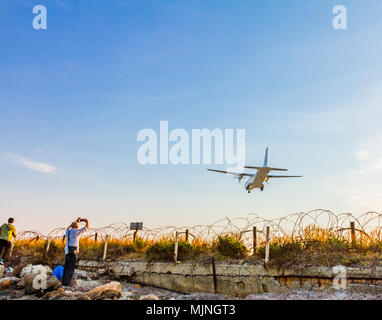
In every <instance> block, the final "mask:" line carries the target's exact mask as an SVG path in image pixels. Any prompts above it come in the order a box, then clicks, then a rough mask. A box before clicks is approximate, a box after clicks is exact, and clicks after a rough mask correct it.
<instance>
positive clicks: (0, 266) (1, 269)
mask: <svg viewBox="0 0 382 320" xmlns="http://www.w3.org/2000/svg"><path fill="white" fill-rule="evenodd" d="M3 274H4V265H0V278H1V277H2V276H3Z"/></svg>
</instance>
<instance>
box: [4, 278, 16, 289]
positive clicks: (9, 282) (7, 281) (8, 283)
mask: <svg viewBox="0 0 382 320" xmlns="http://www.w3.org/2000/svg"><path fill="white" fill-rule="evenodd" d="M19 282H20V279H19V278H16V277H6V278H2V279H0V290H8V289H9V288H11V287H16V286H17V285H18V283H19Z"/></svg>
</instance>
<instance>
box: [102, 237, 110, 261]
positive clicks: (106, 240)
mask: <svg viewBox="0 0 382 320" xmlns="http://www.w3.org/2000/svg"><path fill="white" fill-rule="evenodd" d="M108 242H109V235H106V239H105V244H104V246H103V257H102V260H105V259H106V254H107V243H108Z"/></svg>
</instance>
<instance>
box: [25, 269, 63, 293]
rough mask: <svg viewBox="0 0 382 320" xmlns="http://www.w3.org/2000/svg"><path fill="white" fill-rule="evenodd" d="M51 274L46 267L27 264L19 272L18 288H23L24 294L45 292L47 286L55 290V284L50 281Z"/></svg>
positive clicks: (50, 270)
mask: <svg viewBox="0 0 382 320" xmlns="http://www.w3.org/2000/svg"><path fill="white" fill-rule="evenodd" d="M52 273H53V271H52V269H51V268H49V267H48V266H43V265H31V264H29V265H27V266H26V267H24V268H23V269H22V270H21V273H20V277H21V281H20V286H21V287H25V293H26V294H34V293H36V292H39V291H43V290H47V289H48V286H51V287H50V288H55V287H56V286H57V284H56V283H55V282H54V280H53V279H51V275H52ZM56 279H57V278H56Z"/></svg>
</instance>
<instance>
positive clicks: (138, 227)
mask: <svg viewBox="0 0 382 320" xmlns="http://www.w3.org/2000/svg"><path fill="white" fill-rule="evenodd" d="M142 228H143V222H131V223H130V230H142Z"/></svg>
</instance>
